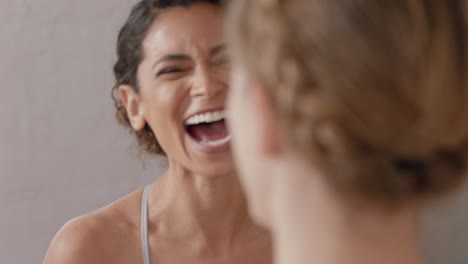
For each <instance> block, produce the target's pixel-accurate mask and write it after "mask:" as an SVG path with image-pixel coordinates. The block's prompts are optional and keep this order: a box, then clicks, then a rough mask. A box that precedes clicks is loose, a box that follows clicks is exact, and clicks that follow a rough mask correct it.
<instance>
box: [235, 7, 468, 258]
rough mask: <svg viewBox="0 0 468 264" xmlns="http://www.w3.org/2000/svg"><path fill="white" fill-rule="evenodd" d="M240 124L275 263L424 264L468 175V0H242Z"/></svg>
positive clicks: (245, 162) (238, 134)
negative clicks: (428, 231) (435, 227)
mask: <svg viewBox="0 0 468 264" xmlns="http://www.w3.org/2000/svg"><path fill="white" fill-rule="evenodd" d="M231 12H232V13H231V15H230V26H229V28H230V30H231V33H232V36H231V39H232V43H231V45H232V47H233V53H234V56H233V57H234V58H235V61H234V65H233V67H234V68H233V73H234V76H233V85H232V86H231V87H232V90H231V91H230V93H231V94H230V99H229V109H230V112H229V115H230V119H229V123H230V128H231V129H230V130H231V132H232V136H233V139H232V140H233V149H234V153H235V158H236V160H237V161H238V165H239V169H240V173H241V176H242V177H241V179H242V181H241V182H242V183H243V185H244V186H245V188H246V193H247V197H248V198H249V199H248V200H249V203H250V204H251V207H250V209H251V213H252V215H253V217H254V218H255V219H256V220H257V221H258V222H260V223H262V224H263V225H266V226H268V227H270V228H271V230H272V233H273V237H274V238H275V240H274V248H275V252H274V255H275V258H276V261H277V262H276V263H285V264H291V263H294V264H299V263H307V264H311V263H319V264H330V263H347V264H352V263H359V264H367V263H369V264H375V263H379V264H385V263H392V264H393V263H399V264H410V263H411V264H415V263H424V260H423V257H421V253H420V250H419V248H418V243H417V242H418V240H419V231H420V230H419V229H420V227H421V226H420V223H419V221H420V219H419V218H420V211H421V210H422V209H423V208H424V207H425V205H426V204H427V203H428V202H429V201H431V200H434V199H439V198H441V197H442V196H443V195H444V194H448V193H452V192H453V191H454V190H456V189H457V188H458V187H459V186H460V185H461V183H462V181H463V180H464V179H465V175H466V173H467V158H468V104H467V102H468V32H467V29H468V24H467V19H468V16H467V15H468V13H467V1H465V0H446V1H425V0H391V1H370V0H369V1H367V0H363V1H357V0H315V1H309V0H291V1H281V0H259V1H250V0H236V1H233V6H232V11H231Z"/></svg>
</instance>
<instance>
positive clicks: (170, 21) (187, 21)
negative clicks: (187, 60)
mask: <svg viewBox="0 0 468 264" xmlns="http://www.w3.org/2000/svg"><path fill="white" fill-rule="evenodd" d="M223 28H224V25H223V11H222V10H221V8H220V7H217V6H215V5H213V4H207V3H199V4H193V5H191V6H189V7H173V8H168V9H167V10H165V11H163V12H162V13H161V14H160V15H159V16H158V17H157V18H156V20H155V21H154V23H153V24H152V25H151V27H150V29H149V31H148V34H147V36H146V38H145V40H144V41H143V50H144V52H145V56H148V57H155V56H156V57H157V56H161V55H165V54H168V53H189V54H190V53H193V52H203V51H209V50H210V49H212V48H213V47H214V46H216V45H219V44H220V43H223V42H224V32H223Z"/></svg>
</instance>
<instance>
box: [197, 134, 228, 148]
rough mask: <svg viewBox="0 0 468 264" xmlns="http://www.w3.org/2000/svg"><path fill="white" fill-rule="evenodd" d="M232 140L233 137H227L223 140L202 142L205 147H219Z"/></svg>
mask: <svg viewBox="0 0 468 264" xmlns="http://www.w3.org/2000/svg"><path fill="white" fill-rule="evenodd" d="M230 139H231V136H227V137H225V138H223V139H219V140H215V141H202V142H201V143H202V144H203V145H208V146H219V145H222V144H224V143H226V142H228V141H229V140H230Z"/></svg>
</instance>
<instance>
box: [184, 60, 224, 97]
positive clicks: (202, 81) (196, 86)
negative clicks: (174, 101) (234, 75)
mask: <svg viewBox="0 0 468 264" xmlns="http://www.w3.org/2000/svg"><path fill="white" fill-rule="evenodd" d="M220 77H221V76H216V73H214V72H213V71H211V72H210V71H209V69H207V68H205V67H200V68H199V69H197V71H196V72H195V75H194V77H193V83H192V89H191V95H192V97H214V96H216V95H218V94H219V93H221V92H222V91H224V90H225V89H226V83H225V82H223V81H222V78H220Z"/></svg>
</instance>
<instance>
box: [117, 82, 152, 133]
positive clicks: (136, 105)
mask: <svg viewBox="0 0 468 264" xmlns="http://www.w3.org/2000/svg"><path fill="white" fill-rule="evenodd" d="M119 95H120V98H121V99H122V103H123V105H124V107H125V109H127V116H128V119H129V120H130V124H131V125H132V127H133V129H134V130H135V131H139V130H142V129H143V128H144V127H145V124H146V120H145V118H144V116H143V106H142V103H141V98H140V95H139V94H137V93H136V92H135V90H134V89H133V88H132V87H131V86H130V85H122V86H120V87H119Z"/></svg>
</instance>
